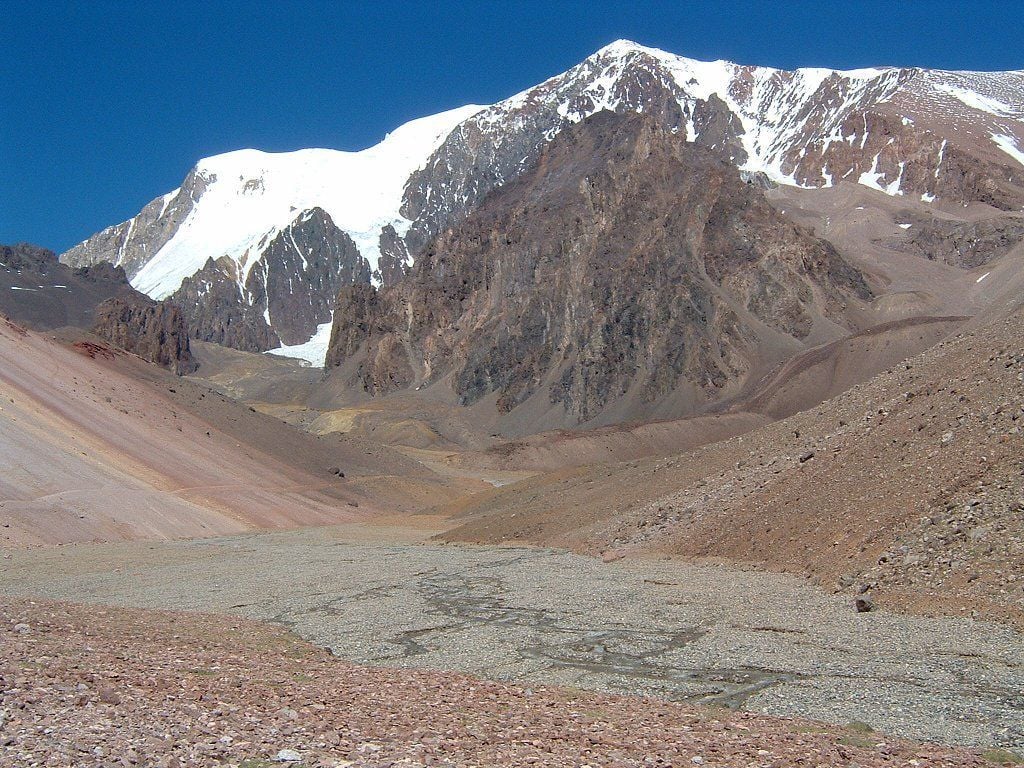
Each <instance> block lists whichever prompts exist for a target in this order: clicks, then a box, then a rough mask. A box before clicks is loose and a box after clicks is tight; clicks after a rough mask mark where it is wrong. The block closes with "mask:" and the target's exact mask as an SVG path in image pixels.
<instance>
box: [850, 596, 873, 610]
mask: <svg viewBox="0 0 1024 768" xmlns="http://www.w3.org/2000/svg"><path fill="white" fill-rule="evenodd" d="M853 607H854V608H856V609H857V613H870V612H871V611H873V610H875V604H874V602H873V601H872V600H871V598H870V597H867V596H861V597H858V598H857V599H856V600H854V601H853Z"/></svg>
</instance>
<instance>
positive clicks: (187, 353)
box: [92, 290, 199, 376]
mask: <svg viewBox="0 0 1024 768" xmlns="http://www.w3.org/2000/svg"><path fill="white" fill-rule="evenodd" d="M92 331H93V333H95V334H96V335H97V336H101V337H103V338H104V339H106V340H107V341H109V342H110V343H112V344H115V345H117V346H118V347H121V348H122V349H125V350H128V351H129V352H132V353H134V354H136V355H138V356H139V357H141V358H143V359H144V360H149V361H150V362H152V363H156V364H157V365H161V366H163V367H164V368H169V369H171V370H172V371H174V372H175V373H176V374H178V375H179V376H184V375H185V374H188V373H192V372H193V371H195V370H196V369H197V368H198V367H199V365H198V363H197V362H196V361H195V359H194V358H193V357H192V351H191V349H189V343H188V325H187V324H186V322H185V317H184V315H183V314H182V311H181V308H180V307H178V306H177V305H176V304H174V303H172V302H170V301H167V300H164V301H160V302H157V301H153V300H152V299H150V298H148V297H147V296H143V295H142V294H141V293H138V292H137V291H130V290H129V291H125V292H123V293H121V294H120V295H118V296H116V297H114V298H111V299H107V300H106V301H104V302H103V303H102V304H100V305H99V307H98V308H97V309H96V320H95V323H94V324H93V327H92Z"/></svg>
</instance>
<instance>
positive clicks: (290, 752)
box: [274, 749, 302, 763]
mask: <svg viewBox="0 0 1024 768" xmlns="http://www.w3.org/2000/svg"><path fill="white" fill-rule="evenodd" d="M301 761H302V755H301V754H300V753H299V752H296V751H295V750H294V749H282V750H281V751H280V752H278V753H277V754H276V755H275V756H274V762H275V763H298V762H301Z"/></svg>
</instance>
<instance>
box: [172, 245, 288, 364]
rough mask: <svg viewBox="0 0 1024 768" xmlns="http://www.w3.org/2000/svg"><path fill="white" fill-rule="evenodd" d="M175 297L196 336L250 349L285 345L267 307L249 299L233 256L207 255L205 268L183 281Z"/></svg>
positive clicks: (237, 347)
mask: <svg viewBox="0 0 1024 768" xmlns="http://www.w3.org/2000/svg"><path fill="white" fill-rule="evenodd" d="M254 269H255V268H254ZM174 301H175V302H176V303H177V304H179V305H180V306H181V307H182V308H183V309H184V311H185V315H186V316H187V318H188V323H189V329H190V333H191V335H192V338H195V339H199V340H201V341H210V342H213V343H214V344H222V345H224V346H226V347H233V348H235V349H242V350H246V351H248V352H263V351H265V350H268V349H274V348H275V347H278V346H280V345H281V340H280V339H279V338H278V336H277V334H276V333H274V332H273V330H271V328H270V326H269V325H268V324H267V321H266V319H265V317H264V312H263V309H264V308H265V307H263V308H256V307H253V306H250V305H249V304H248V303H247V302H246V300H245V296H244V294H243V293H242V289H241V288H240V287H239V285H238V280H237V279H236V276H235V263H234V262H233V261H231V260H230V259H220V260H218V261H214V260H213V259H207V261H206V264H205V265H204V266H203V268H202V269H201V270H199V271H198V272H196V273H195V274H194V275H192V276H191V277H187V278H185V280H183V281H182V283H181V287H180V288H178V290H177V291H175V292H174Z"/></svg>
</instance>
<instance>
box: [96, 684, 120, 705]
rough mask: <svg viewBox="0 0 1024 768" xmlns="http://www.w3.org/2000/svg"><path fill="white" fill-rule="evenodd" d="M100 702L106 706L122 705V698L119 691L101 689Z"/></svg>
mask: <svg viewBox="0 0 1024 768" xmlns="http://www.w3.org/2000/svg"><path fill="white" fill-rule="evenodd" d="M99 700H100V701H102V702H103V703H104V704H120V703H121V697H120V696H119V695H118V693H117V691H115V690H114V689H113V688H107V687H104V688H100V690H99Z"/></svg>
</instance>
